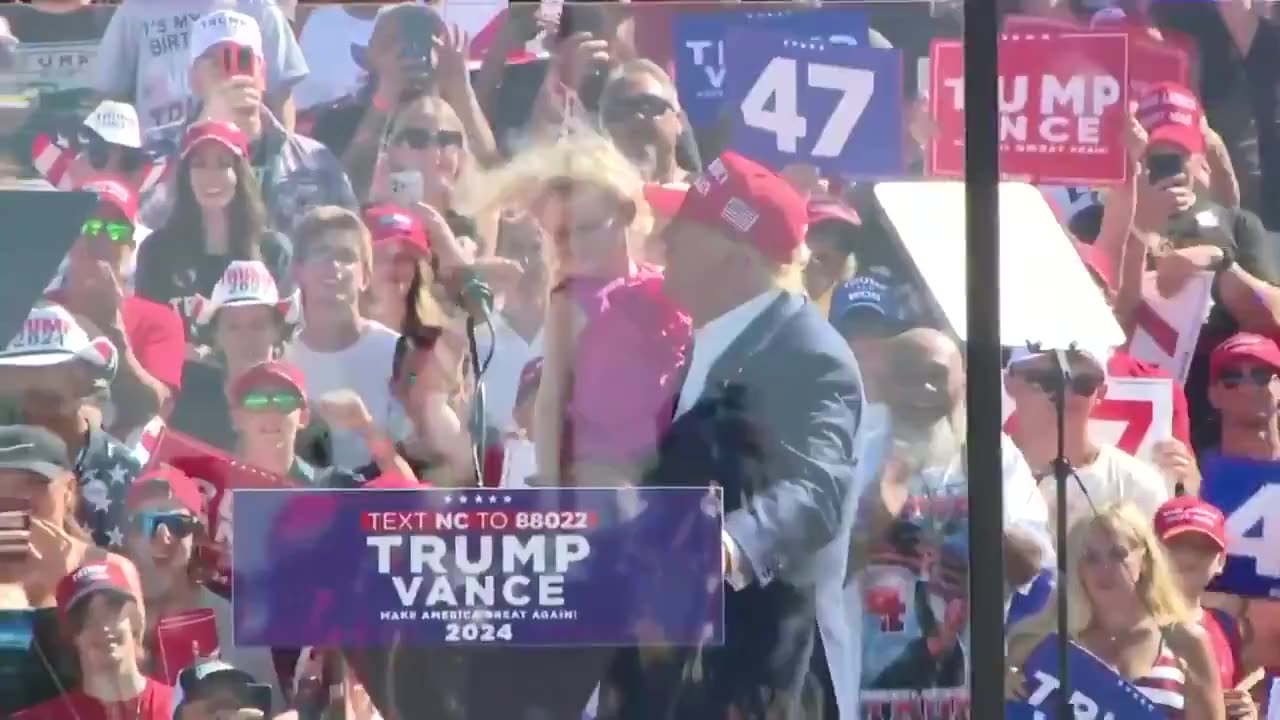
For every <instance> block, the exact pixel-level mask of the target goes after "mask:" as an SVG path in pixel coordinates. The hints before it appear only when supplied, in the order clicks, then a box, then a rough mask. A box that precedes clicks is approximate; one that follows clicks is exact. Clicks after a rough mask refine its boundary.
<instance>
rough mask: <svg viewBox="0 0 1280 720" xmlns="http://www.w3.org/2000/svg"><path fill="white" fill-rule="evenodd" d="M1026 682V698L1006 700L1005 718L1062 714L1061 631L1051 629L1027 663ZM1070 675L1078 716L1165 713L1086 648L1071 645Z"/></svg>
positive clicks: (1120, 718)
mask: <svg viewBox="0 0 1280 720" xmlns="http://www.w3.org/2000/svg"><path fill="white" fill-rule="evenodd" d="M1022 675H1023V677H1024V678H1025V681H1026V691H1027V699H1026V701H1025V702H1015V701H1006V702H1005V705H1004V717H1005V720H1044V718H1046V717H1056V716H1057V710H1058V704H1059V702H1060V700H1059V699H1058V692H1059V691H1058V688H1060V687H1062V682H1061V680H1059V677H1060V676H1061V673H1059V672H1058V635H1057V634H1056V633H1051V634H1050V635H1049V636H1048V637H1047V638H1045V639H1044V641H1042V642H1041V643H1040V644H1039V645H1037V646H1036V649H1035V650H1033V651H1031V655H1030V656H1029V657H1028V658H1027V659H1026V661H1025V662H1024V663H1023V665H1022ZM1067 677H1068V678H1069V679H1070V681H1071V705H1072V707H1073V708H1074V709H1075V716H1076V718H1077V720H1160V718H1163V717H1164V714H1163V713H1161V712H1160V711H1159V710H1157V709H1156V706H1155V705H1154V704H1153V703H1152V702H1151V701H1150V700H1148V699H1147V696H1145V695H1143V694H1142V692H1141V691H1140V690H1138V688H1136V687H1134V686H1133V685H1132V684H1131V683H1129V682H1128V681H1126V680H1125V679H1124V678H1122V677H1120V676H1119V675H1117V674H1116V672H1115V671H1114V670H1112V669H1111V668H1109V667H1107V666H1106V664H1105V663H1103V662H1102V661H1101V660H1099V659H1098V658H1096V657H1094V656H1093V655H1092V654H1091V653H1089V652H1088V651H1087V650H1085V649H1084V648H1082V647H1080V646H1079V645H1076V644H1075V643H1070V644H1069V645H1067Z"/></svg>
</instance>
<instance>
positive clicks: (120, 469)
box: [107, 464, 129, 485]
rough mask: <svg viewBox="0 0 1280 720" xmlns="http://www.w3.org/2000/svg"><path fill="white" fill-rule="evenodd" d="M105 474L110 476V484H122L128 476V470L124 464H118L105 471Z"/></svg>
mask: <svg viewBox="0 0 1280 720" xmlns="http://www.w3.org/2000/svg"><path fill="white" fill-rule="evenodd" d="M107 474H108V475H110V476H111V484H112V485H123V484H124V481H125V480H127V479H128V477H129V471H128V470H127V469H126V468H125V466H124V465H120V464H118V465H116V466H115V467H113V468H111V469H110V470H109V471H107Z"/></svg>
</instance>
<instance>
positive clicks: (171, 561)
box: [125, 465, 284, 707]
mask: <svg viewBox="0 0 1280 720" xmlns="http://www.w3.org/2000/svg"><path fill="white" fill-rule="evenodd" d="M126 506H127V508H128V513H129V521H128V529H127V531H126V533H125V550H126V554H127V555H128V557H129V559H130V560H132V561H133V563H134V565H136V566H137V568H138V573H139V575H140V576H141V579H142V592H143V596H144V597H145V604H146V607H147V620H148V631H153V630H154V629H155V627H156V625H157V624H158V623H159V622H160V620H161V619H163V618H164V617H167V616H173V615H179V614H181V613H185V612H189V611H191V610H197V609H209V610H212V611H213V613H214V621H215V623H216V626H217V630H218V648H219V655H220V657H221V658H222V659H223V660H225V661H227V662H229V663H231V664H233V665H235V666H236V667H238V668H242V669H245V670H248V671H249V672H250V673H252V674H254V675H255V676H257V677H264V678H274V677H275V670H274V666H273V665H272V661H271V651H270V650H268V649H266V648H242V647H238V646H236V645H235V642H234V638H233V637H232V634H231V628H232V625H231V623H232V617H231V603H230V602H228V601H227V600H225V599H224V598H222V597H220V596H219V595H217V594H216V593H214V592H212V591H210V590H209V589H208V588H206V587H204V585H202V584H201V583H200V577H201V576H200V565H199V563H200V560H199V557H198V551H197V548H198V543H199V542H200V541H202V540H203V539H204V538H205V532H206V528H207V525H206V523H205V522H204V520H203V518H204V501H203V498H202V496H201V494H200V489H199V488H198V487H197V485H196V481H195V480H193V479H192V478H191V477H189V476H188V475H187V474H186V473H184V472H182V471H181V470H178V469H177V468H174V467H170V466H168V465H158V466H156V467H153V468H150V469H148V470H147V471H146V472H145V473H144V474H143V475H142V476H141V477H140V478H139V479H138V480H137V482H135V483H134V484H133V486H132V487H131V488H130V490H129V496H128V500H127V502H126ZM273 692H274V697H273V701H274V702H275V703H277V707H283V703H284V697H283V696H282V695H281V693H280V690H279V689H275V690H274V691H273Z"/></svg>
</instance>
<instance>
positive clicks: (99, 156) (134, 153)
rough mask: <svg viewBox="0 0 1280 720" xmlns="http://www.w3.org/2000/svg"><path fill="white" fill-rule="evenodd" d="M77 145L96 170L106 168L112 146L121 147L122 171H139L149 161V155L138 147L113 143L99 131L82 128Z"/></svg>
mask: <svg viewBox="0 0 1280 720" xmlns="http://www.w3.org/2000/svg"><path fill="white" fill-rule="evenodd" d="M77 145H78V149H79V151H80V152H83V153H84V154H85V155H87V156H88V158H89V164H90V165H92V166H93V169H94V170H106V169H107V163H108V162H109V161H110V160H111V148H112V147H119V148H120V171H121V172H124V173H133V172H137V171H138V169H139V168H141V167H142V165H143V163H145V162H146V161H147V155H146V153H144V152H143V151H142V150H140V149H138V148H131V147H125V146H123V145H113V144H112V143H109V142H107V141H106V140H104V139H102V136H101V135H99V134H98V133H96V132H94V131H92V130H90V129H88V128H82V129H81V130H80V136H79V137H78V138H77Z"/></svg>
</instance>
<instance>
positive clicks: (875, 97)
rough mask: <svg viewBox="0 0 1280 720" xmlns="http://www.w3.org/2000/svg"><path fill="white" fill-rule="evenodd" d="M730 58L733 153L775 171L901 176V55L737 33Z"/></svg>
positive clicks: (729, 44)
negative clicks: (809, 168)
mask: <svg viewBox="0 0 1280 720" xmlns="http://www.w3.org/2000/svg"><path fill="white" fill-rule="evenodd" d="M727 54H728V59H727V64H728V66H729V67H731V68H732V72H730V73H729V78H728V81H729V91H728V100H729V102H730V103H732V104H733V105H734V107H736V117H735V118H734V120H735V122H734V132H733V148H734V149H735V150H737V151H738V152H741V153H742V154H744V155H747V156H750V157H753V158H755V159H757V160H759V161H761V162H764V163H766V164H769V165H772V166H773V167H774V168H775V169H781V168H782V167H784V166H786V165H789V164H792V163H808V164H812V165H816V166H817V167H819V168H821V169H823V170H825V171H828V172H831V173H837V174H842V175H846V176H857V177H885V176H895V175H899V174H901V171H902V143H901V142H900V141H899V140H900V138H901V136H902V103H901V98H902V57H901V54H900V53H899V51H897V50H893V49H878V48H866V47H853V46H849V45H843V44H835V43H828V42H823V41H817V40H804V39H798V38H794V37H790V36H787V35H783V34H780V33H768V32H759V31H753V30H735V31H734V32H732V33H730V34H729V38H728V42H727Z"/></svg>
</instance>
